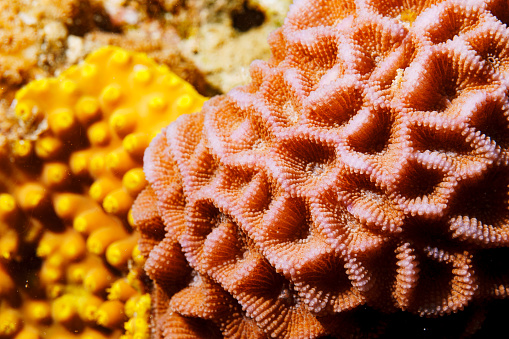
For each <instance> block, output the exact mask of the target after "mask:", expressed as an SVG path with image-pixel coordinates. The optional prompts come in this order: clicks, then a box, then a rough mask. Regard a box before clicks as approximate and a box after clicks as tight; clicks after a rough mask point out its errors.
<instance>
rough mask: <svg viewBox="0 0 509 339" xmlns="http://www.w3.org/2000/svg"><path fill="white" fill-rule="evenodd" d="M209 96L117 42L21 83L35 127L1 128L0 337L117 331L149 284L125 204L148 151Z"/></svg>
mask: <svg viewBox="0 0 509 339" xmlns="http://www.w3.org/2000/svg"><path fill="white" fill-rule="evenodd" d="M204 100H205V98H204V97H202V96H200V95H199V94H198V93H197V92H196V91H195V90H194V89H193V88H192V87H191V86H190V85H189V84H187V83H186V82H184V81H183V80H181V79H180V78H178V77H177V76H176V75H175V74H173V73H172V72H171V71H169V69H168V68H167V67H166V66H160V65H158V64H156V63H155V62H154V61H153V60H151V59H149V58H148V57H146V56H145V55H144V54H141V53H130V52H127V51H124V50H122V49H120V48H115V47H104V48H101V49H99V50H98V51H96V52H94V53H92V54H91V55H90V56H89V57H88V58H87V59H86V60H85V61H84V62H83V63H82V64H79V65H77V66H73V67H71V68H70V69H68V70H67V71H65V72H63V73H62V74H61V75H60V76H59V77H58V78H51V79H41V80H37V81H34V82H32V83H30V84H28V85H27V86H26V87H24V88H23V89H21V90H20V91H18V93H17V94H16V106H15V108H14V113H15V115H16V116H17V119H18V123H19V125H20V126H21V127H23V128H24V129H25V130H27V131H28V133H26V134H25V135H24V136H22V137H15V138H12V137H11V138H9V137H8V136H5V135H0V137H1V140H0V314H1V317H0V318H1V321H0V336H2V338H3V337H6V338H18V337H19V338H57V337H58V338H60V337H62V338H70V337H75V336H76V334H75V332H79V333H80V334H79V336H80V337H83V338H106V337H108V338H118V337H119V336H121V335H122V332H124V331H123V327H124V326H123V322H124V320H125V319H124V307H125V304H129V301H131V300H134V299H140V298H141V296H142V294H143V293H144V291H143V284H142V282H141V280H140V278H142V276H143V272H142V270H141V265H142V264H143V261H142V259H140V258H139V253H138V252H136V242H137V239H138V235H137V234H135V233H132V228H131V225H132V216H131V214H130V208H131V204H132V202H133V200H134V198H136V196H137V195H138V193H139V192H140V191H141V190H143V188H144V187H145V185H146V181H145V176H144V174H143V171H142V165H143V163H142V160H143V152H144V150H145V148H146V147H147V146H148V143H149V142H150V139H151V138H152V136H153V135H155V134H156V133H157V132H158V131H159V130H160V129H161V128H162V127H163V126H165V125H166V124H167V122H168V120H173V119H175V118H177V117H178V116H179V115H181V114H184V113H191V112H193V111H197V110H199V109H200V107H201V105H202V104H203V102H204ZM31 253H35V255H36V256H37V257H39V258H40V259H41V262H42V263H41V265H40V266H38V265H35V266H34V265H33V264H31V262H33V260H34V258H32V257H31ZM133 256H134V257H133ZM129 266H131V267H132V268H133V271H132V273H130V274H128V267H129ZM16 267H18V269H16ZM20 281H22V282H25V281H26V283H25V286H17V285H16V284H17V283H19V282H20ZM16 290H17V291H19V292H15V291H16ZM41 291H42V292H41ZM41 293H43V295H42V296H44V295H45V297H46V298H42V299H41ZM133 298H134V299H133ZM145 299H146V297H145V298H144V299H143V300H145ZM4 300H5V302H4ZM19 301H21V302H19ZM145 304H146V303H144V304H143V305H145ZM148 305H150V304H148ZM135 307H138V308H139V307H141V306H140V305H136V306H135ZM140 312H141V310H140V311H136V312H135V313H136V317H135V319H134V318H133V319H134V320H132V321H133V322H134V321H136V322H138V323H143V322H144V323H145V325H147V324H148V321H149V320H148V316H149V308H148V309H147V310H145V311H144V312H141V313H140ZM125 314H126V315H127V316H129V313H128V312H127V311H125ZM133 316H134V314H133V315H131V317H133ZM20 319H22V320H23V321H21V320H20ZM130 321H131V320H130ZM147 326H148V325H147ZM147 326H145V327H143V326H141V325H140V326H138V328H139V329H140V328H142V327H143V328H145V329H144V330H143V331H141V332H140V330H137V332H136V335H137V336H136V337H140V334H142V335H144V336H145V335H148V327H147ZM106 333H109V334H106ZM140 338H141V337H140Z"/></svg>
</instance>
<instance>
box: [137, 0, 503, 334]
mask: <svg viewBox="0 0 509 339" xmlns="http://www.w3.org/2000/svg"><path fill="white" fill-rule="evenodd" d="M508 19H509V16H508V15H507V2H506V1H497V0H487V1H477V0H475V1H454V0H448V1H372V0H364V1H306V0H301V1H295V2H294V4H293V5H292V7H291V9H290V12H289V15H288V17H287V19H286V21H285V24H284V25H283V27H282V28H281V29H278V30H277V31H275V32H274V33H272V35H271V36H270V38H269V42H270V44H271V48H272V53H273V58H272V59H271V60H270V61H268V62H261V61H260V62H255V63H253V64H252V66H251V78H252V83H251V84H249V85H247V86H244V87H239V88H236V89H234V90H232V91H231V92H229V93H228V94H227V95H223V96H218V97H215V98H213V99H211V100H209V101H208V102H207V103H205V105H204V108H203V110H202V111H201V112H200V113H196V114H193V115H187V116H184V117H181V118H180V119H178V120H177V121H176V122H173V123H172V124H171V125H169V126H168V127H167V128H166V129H165V130H163V132H162V133H161V134H159V135H158V136H157V137H156V138H155V139H154V140H153V142H152V143H151V145H150V146H149V148H148V149H147V151H146V153H145V161H144V171H145V175H146V177H147V181H148V182H149V186H148V187H147V188H146V189H145V190H144V191H143V192H142V193H141V194H140V195H139V196H138V198H137V200H136V201H135V203H134V206H133V219H134V224H135V227H136V228H137V229H138V230H139V231H140V234H141V235H140V252H141V254H142V255H144V256H146V257H147V261H146V263H145V271H146V273H147V274H148V276H149V277H150V278H151V279H152V280H153V282H154V287H153V290H152V299H153V302H154V306H153V307H154V310H153V315H154V320H153V323H152V325H153V326H154V330H155V335H154V336H153V337H154V338H191V337H192V338H196V337H199V338H212V337H226V338H265V337H276V338H319V337H322V336H333V337H340V338H343V337H344V338H349V337H357V338H369V337H377V336H379V335H382V334H383V333H384V330H385V327H386V326H387V323H388V322H390V319H391V318H390V315H391V314H397V315H400V316H401V315H402V314H406V315H408V314H413V315H414V316H415V317H418V318H426V317H431V318H438V319H437V321H440V320H439V319H458V317H461V316H463V315H465V314H472V313H468V312H472V311H471V309H468V308H469V306H471V305H476V304H477V303H479V304H482V303H483V302H485V301H489V300H494V299H504V298H507V295H508V291H509V265H508V264H507V263H508V262H509V261H508V260H509V248H508V245H509V223H508V215H509V199H508V196H509V161H508V160H509V159H508V155H509V153H508V152H509V149H508V147H509V144H508V139H507V138H508V135H509V100H508V84H509V73H508V70H509V68H508V65H509V44H508V39H509V29H508V27H507V24H508V23H509V20H508ZM465 309H468V310H465ZM370 312H373V313H374V314H379V316H377V317H378V318H376V320H374V321H371V322H370V321H368V320H367V317H368V315H369V314H373V313H370ZM474 313H475V312H474ZM455 315H457V317H454V316H455ZM476 316H479V314H477V315H476V314H474V315H473V317H474V318H473V319H474V321H472V322H470V324H469V325H468V326H466V327H463V328H457V330H458V331H463V333H461V332H460V333H456V335H458V336H459V335H470V334H472V333H474V332H475V331H476V330H478V329H479V328H480V327H481V324H480V323H482V317H483V316H482V315H481V316H480V318H479V317H477V318H476ZM397 319H405V318H401V317H400V318H397ZM479 319H481V320H479ZM449 321H451V324H452V322H453V320H449ZM467 323H468V322H467ZM400 326H404V324H400ZM451 326H452V325H451ZM441 335H445V334H443V333H441Z"/></svg>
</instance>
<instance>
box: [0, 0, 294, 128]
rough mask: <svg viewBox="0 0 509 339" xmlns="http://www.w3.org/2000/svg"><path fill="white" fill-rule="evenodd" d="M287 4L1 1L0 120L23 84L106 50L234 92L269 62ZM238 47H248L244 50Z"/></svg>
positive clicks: (203, 89) (201, 87)
mask: <svg viewBox="0 0 509 339" xmlns="http://www.w3.org/2000/svg"><path fill="white" fill-rule="evenodd" d="M281 4H284V5H281ZM288 5H289V0H284V1H283V2H282V3H279V2H277V1H276V2H274V1H271V0H263V1H256V0H252V1H244V0H235V1H210V0H191V1H185V2H184V1H163V0H160V1H153V0H151V1H138V0H64V1H61V0H43V1H33V0H12V1H2V3H1V4H0V37H1V38H2V41H3V42H4V43H3V44H2V46H0V84H1V86H0V117H3V116H4V114H5V112H6V111H7V109H8V107H9V106H10V105H11V102H12V99H13V97H14V93H15V91H16V90H18V89H19V88H20V87H21V86H23V85H25V84H27V83H28V82H29V81H31V80H34V79H36V78H41V77H49V76H55V75H58V74H59V73H60V72H62V71H63V70H65V69H66V68H68V67H69V66H71V65H74V64H76V63H77V62H79V61H81V60H83V59H84V57H85V56H86V55H87V54H89V53H90V52H92V51H94V50H96V49H97V48H99V47H101V46H105V45H116V46H120V47H122V48H125V49H127V50H130V51H137V52H144V53H147V54H148V55H149V56H150V57H152V58H155V59H156V61H157V62H159V63H164V64H166V65H167V66H169V67H170V68H171V69H172V70H173V71H174V72H175V73H176V74H177V75H178V76H180V77H181V78H184V79H185V80H187V81H188V82H190V83H191V84H192V85H193V86H194V87H195V88H196V89H197V90H198V91H199V92H200V93H202V94H205V95H210V94H213V93H217V92H218V91H225V90H229V89H231V88H232V87H233V86H234V85H237V84H238V83H239V82H241V81H245V80H246V79H247V77H246V72H242V71H241V70H242V69H244V68H247V66H248V65H249V63H250V62H251V61H252V60H254V59H255V58H265V59H266V58H268V56H269V49H268V45H267V44H266V42H265V41H266V35H267V34H268V32H270V31H271V30H273V29H275V28H276V27H279V26H280V24H281V22H282V20H283V18H284V15H285V14H286V11H287V7H288ZM244 9H246V10H244ZM235 18H242V22H247V23H251V24H249V25H248V26H247V27H244V26H242V27H241V28H243V29H244V30H245V32H244V31H241V30H239V29H237V27H236V25H235ZM252 18H255V19H256V18H261V19H262V20H261V21H260V20H258V21H256V20H253V19H252ZM251 28H253V29H251ZM239 43H242V44H243V45H246V46H248V47H249V48H241V49H239V48H238V45H239ZM205 54H206V55H208V57H207V56H206V55H205ZM1 120H2V119H0V121H1ZM0 128H1V123H0Z"/></svg>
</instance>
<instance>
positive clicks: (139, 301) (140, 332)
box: [121, 294, 151, 339]
mask: <svg viewBox="0 0 509 339" xmlns="http://www.w3.org/2000/svg"><path fill="white" fill-rule="evenodd" d="M150 305H151V299H150V295H149V294H143V295H141V296H137V297H136V298H131V299H129V300H128V301H127V303H126V306H125V313H126V315H127V316H128V317H129V320H128V321H127V322H126V323H125V325H124V328H125V331H126V333H125V334H124V335H123V336H122V337H121V338H122V339H149V338H150V310H151V308H150Z"/></svg>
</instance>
